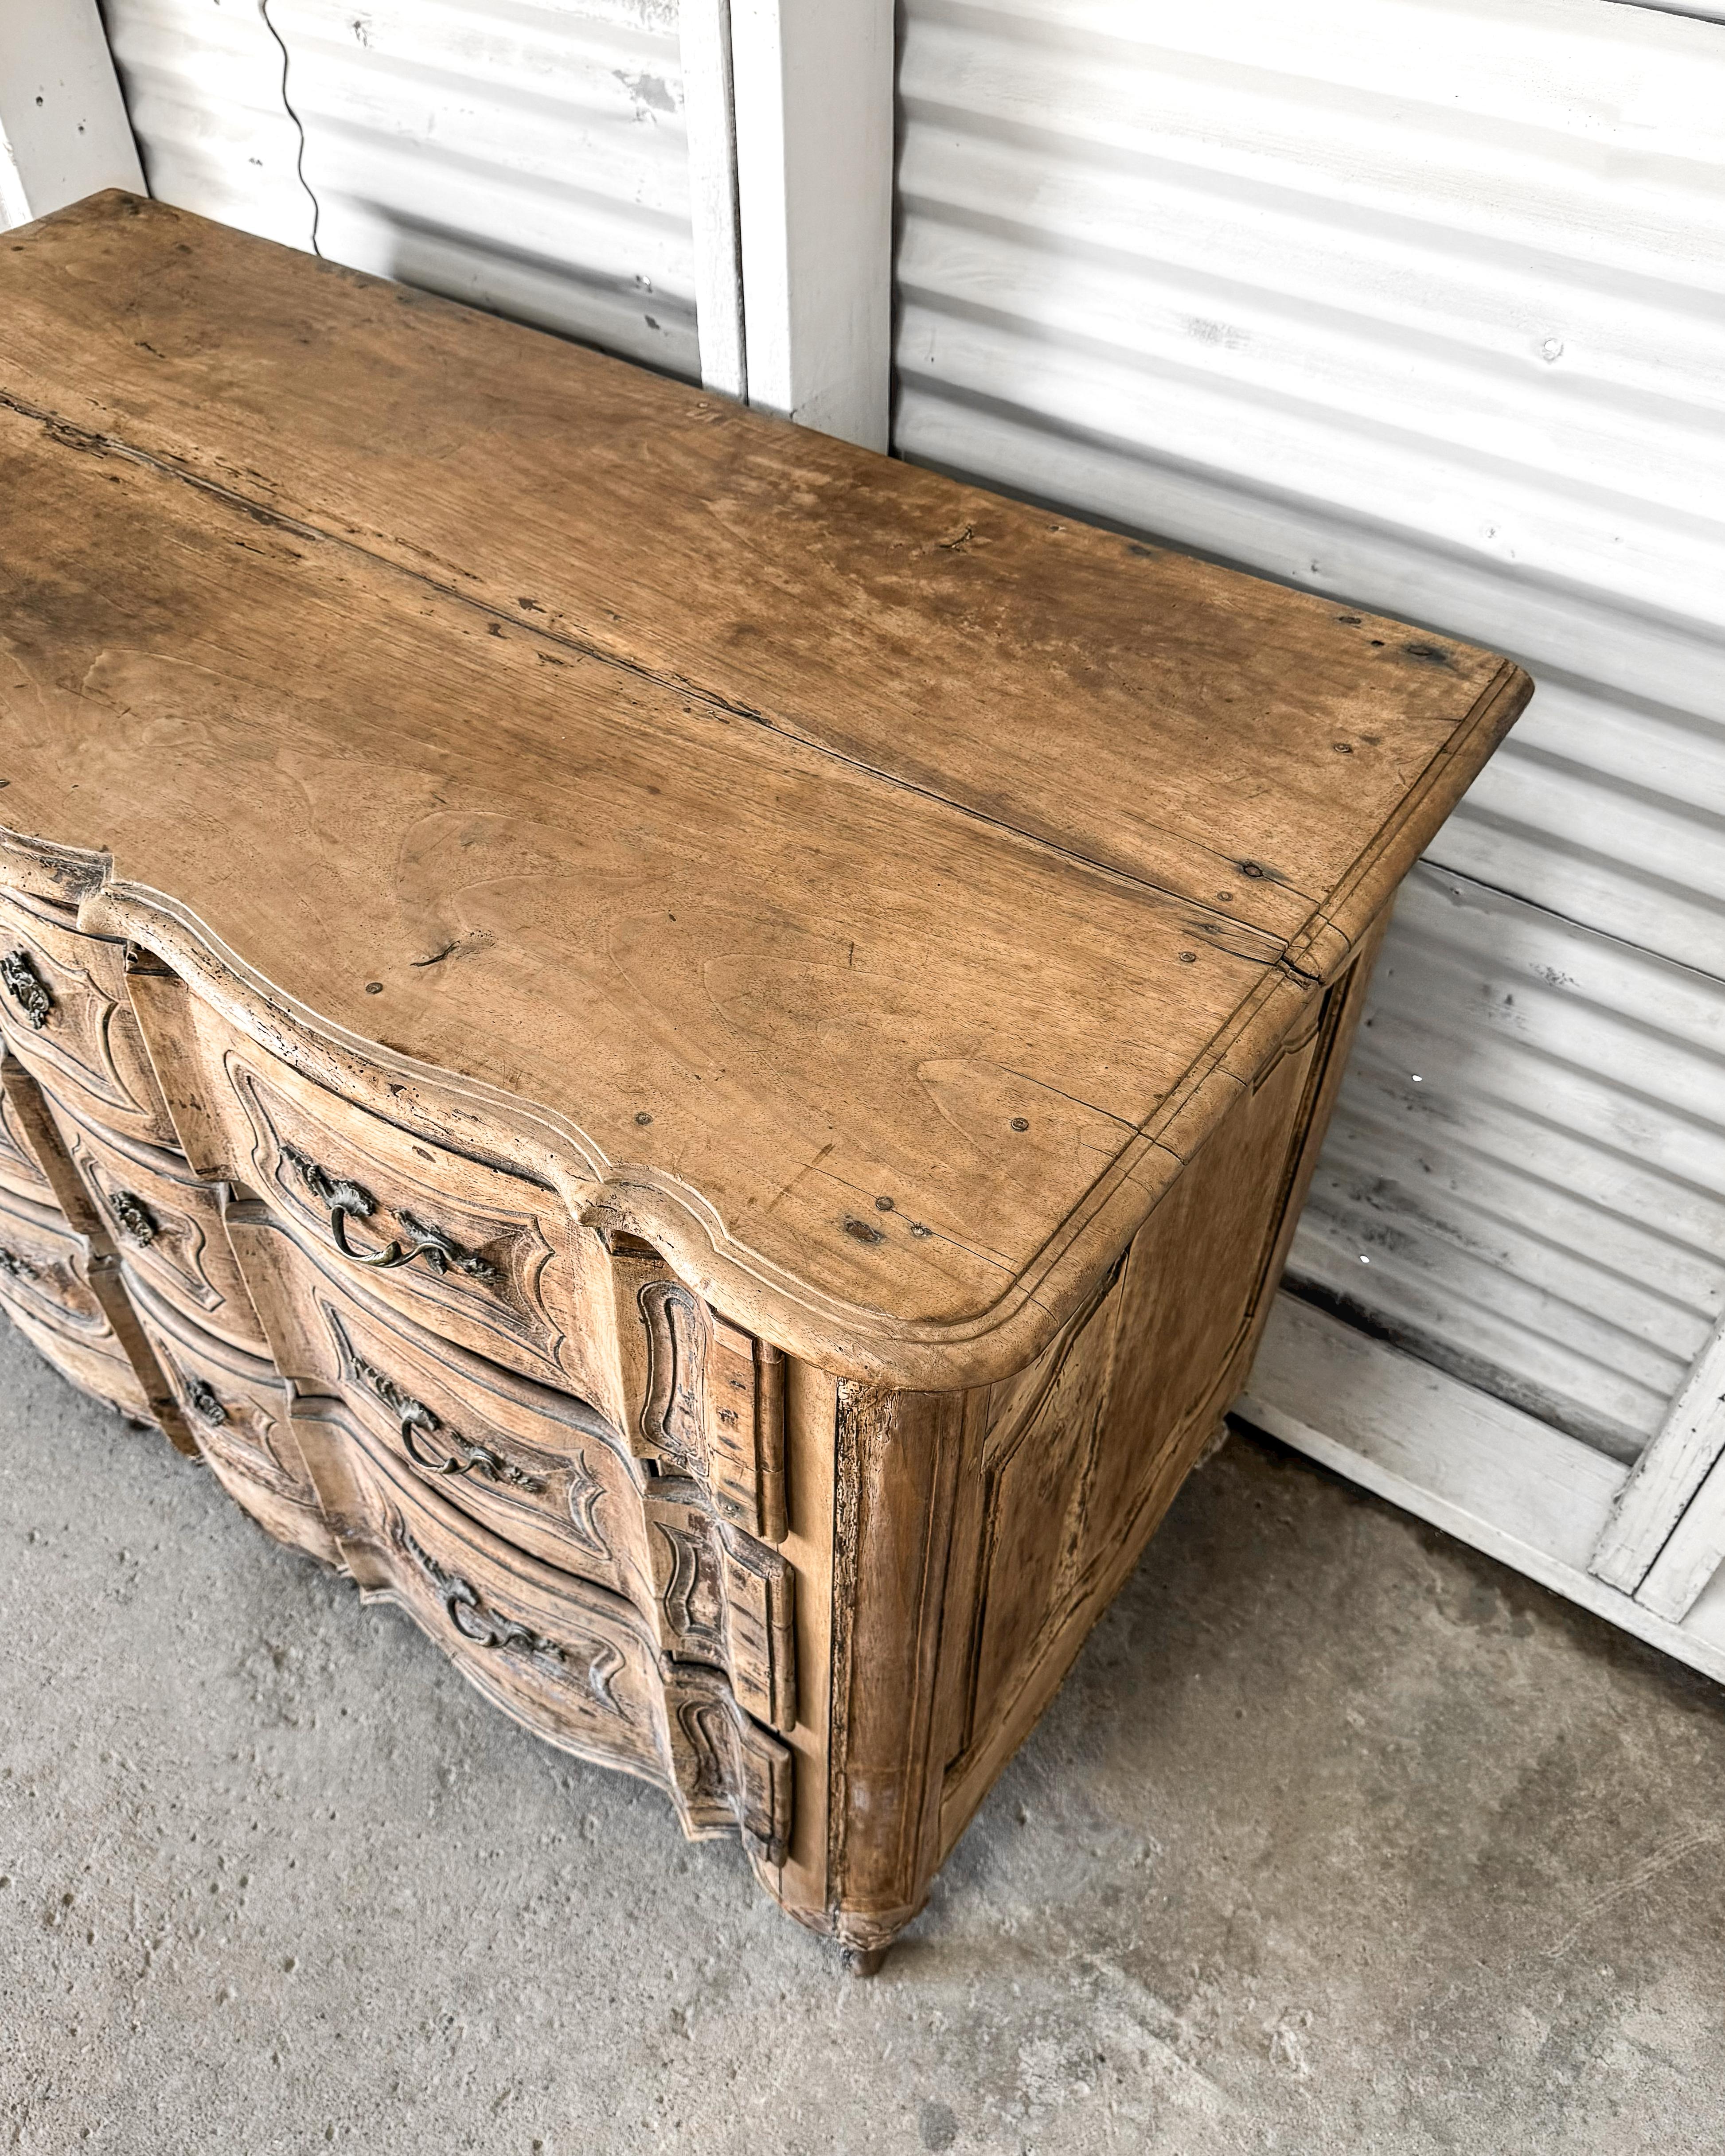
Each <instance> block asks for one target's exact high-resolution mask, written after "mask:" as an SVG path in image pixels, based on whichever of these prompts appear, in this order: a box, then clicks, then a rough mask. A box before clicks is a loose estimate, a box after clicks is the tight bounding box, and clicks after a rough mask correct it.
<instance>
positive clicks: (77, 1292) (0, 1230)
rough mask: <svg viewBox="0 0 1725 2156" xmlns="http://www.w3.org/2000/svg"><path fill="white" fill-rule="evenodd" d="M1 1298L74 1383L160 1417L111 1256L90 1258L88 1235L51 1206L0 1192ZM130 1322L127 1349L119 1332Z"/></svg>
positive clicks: (144, 1415)
mask: <svg viewBox="0 0 1725 2156" xmlns="http://www.w3.org/2000/svg"><path fill="white" fill-rule="evenodd" d="M0 1304H3V1306H5V1308H6V1310H7V1312H8V1313H9V1315H10V1316H11V1317H13V1319H14V1320H15V1321H16V1322H17V1324H18V1329H19V1331H20V1332H23V1334H24V1335H25V1337H27V1338H28V1340H30V1341H31V1342H33V1345H34V1346H35V1347H38V1348H39V1349H40V1351H41V1352H42V1353H43V1354H44V1355H45V1356H46V1357H47V1358H48V1359H49V1362H50V1363H53V1364H54V1366H55V1368H57V1369H59V1370H62V1371H64V1373H65V1374H66V1376H67V1377H69V1378H71V1380H72V1381H73V1383H74V1384H77V1385H80V1386H81V1387H82V1388H83V1389H84V1390H85V1392H87V1393H94V1394H95V1395H96V1397H97V1398H98V1399H103V1400H105V1401H107V1402H108V1403H109V1404H110V1406H113V1407H117V1408H120V1409H123V1410H124V1412H125V1413H126V1414H129V1415H134V1416H136V1417H138V1418H139V1419H142V1420H150V1419H159V1417H158V1415H157V1408H158V1405H159V1400H158V1399H152V1394H159V1393H160V1391H161V1386H160V1380H159V1379H157V1382H156V1383H154V1384H152V1383H151V1381H150V1373H151V1363H150V1360H149V1357H148V1353H147V1350H145V1349H143V1347H142V1343H141V1337H140V1336H136V1327H132V1326H131V1314H130V1312H129V1310H128V1309H127V1306H126V1301H125V1296H124V1292H123V1291H122V1290H121V1286H120V1284H119V1280H118V1277H117V1269H116V1264H115V1260H113V1259H111V1258H109V1259H106V1260H104V1259H101V1258H100V1257H94V1256H93V1255H92V1254H91V1251H90V1243H89V1240H88V1238H87V1237H85V1236H83V1235H79V1234H78V1233H77V1232H76V1230H75V1229H72V1228H69V1226H68V1225H67V1224H66V1221H65V1219H64V1216H63V1215H62V1214H60V1213H59V1212H58V1211H56V1210H54V1209H50V1208H49V1207H48V1206H45V1205H33V1204H30V1203H29V1202H28V1200H27V1199H21V1198H14V1197H12V1196H9V1195H8V1196H6V1197H4V1198H0ZM116 1317H117V1318H118V1319H119V1321H120V1323H119V1327H118V1328H116V1323H115V1319H116ZM128 1327H130V1329H131V1332H133V1335H134V1337H133V1340H132V1342H131V1345H132V1347H134V1348H135V1349H136V1351H137V1352H136V1353H131V1354H129V1353H127V1345H128V1343H127V1342H126V1339H125V1338H124V1337H123V1335H124V1334H125V1332H126V1330H127V1329H128ZM140 1363H141V1364H142V1368H140V1367H139V1365H140Z"/></svg>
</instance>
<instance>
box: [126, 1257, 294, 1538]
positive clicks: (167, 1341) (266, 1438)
mask: <svg viewBox="0 0 1725 2156" xmlns="http://www.w3.org/2000/svg"><path fill="white" fill-rule="evenodd" d="M125 1277H126V1289H127V1291H128V1293H129V1295H130V1297H131V1303H132V1306H133V1308H134V1309H135V1310H136V1312H137V1317H138V1322H139V1323H140V1325H141V1327H142V1328H143V1332H144V1335H145V1337H146V1339H147V1340H148V1341H149V1342H150V1345H151V1348H152V1349H153V1350H154V1352H155V1356H156V1360H157V1364H158V1366H159V1367H160V1368H161V1370H162V1375H163V1377H164V1378H166V1380H167V1383H168V1384H169V1386H170V1387H171V1388H172V1391H173V1394H174V1396H175V1398H176V1399H177V1400H178V1402H179V1404H180V1407H181V1409H182V1413H183V1414H184V1416H185V1420H186V1425H187V1429H188V1430H190V1431H191V1432H192V1435H193V1437H194V1438H195V1439H196V1440H197V1443H198V1451H199V1452H200V1453H201V1454H202V1455H203V1459H204V1460H205V1462H206V1463H207V1464H208V1466H209V1468H210V1471H211V1472H212V1473H213V1475H214V1476H215V1477H216V1479H217V1481H219V1482H220V1483H221V1485H222V1486H223V1489H224V1490H225V1491H227V1492H228V1496H230V1497H232V1498H233V1499H234V1501H235V1502H236V1503H238V1504H239V1505H240V1506H241V1507H243V1508H244V1510H245V1511H246V1512H249V1513H250V1514H251V1516H252V1517H253V1518H254V1519H255V1520H256V1521H257V1522H258V1523H259V1526H261V1527H264V1529H265V1530H266V1531H267V1532H269V1533H270V1534H272V1535H274V1536H275V1538H276V1540H277V1541H278V1542H285V1543H292V1544H293V1545H294V1546H295V1548H300V1549H302V1550H305V1551H306V1552H307V1553H309V1554H311V1556H313V1557H316V1558H321V1560H322V1561H323V1562H324V1563H326V1564H327V1563H334V1562H335V1561H336V1546H335V1539H334V1537H332V1536H331V1533H330V1531H329V1529H328V1527H326V1525H325V1523H324V1521H323V1517H322V1515H321V1512H320V1511H319V1508H318V1502H317V1493H316V1490H315V1489H314V1488H313V1487H312V1484H311V1476H310V1474H309V1473H308V1472H307V1470H306V1466H305V1460H303V1459H302V1457H301V1456H300V1447H299V1441H298V1440H297V1439H296V1438H295V1435H294V1433H293V1429H292V1426H291V1423H290V1405H291V1396H290V1392H289V1389H288V1386H287V1384H286V1383H285V1380H284V1379H283V1378H281V1377H280V1375H279V1374H278V1373H277V1372H276V1369H275V1365H274V1364H273V1363H267V1362H264V1360H262V1359H261V1358H259V1357H258V1356H255V1355H249V1354H247V1353H245V1352H244V1349H243V1348H240V1347H235V1346H234V1343H233V1342H231V1341H228V1340H223V1339H221V1338H218V1337H217V1335H216V1334H214V1333H213V1332H206V1331H205V1330H204V1329H203V1327H202V1326H200V1325H198V1323H197V1322H196V1321H195V1320H194V1319H193V1318H190V1317H187V1315H186V1313H185V1312H184V1311H183V1310H182V1309H181V1308H180V1307H179V1306H177V1304H175V1303H173V1302H171V1301H168V1300H167V1297H166V1296H162V1295H161V1294H159V1293H158V1292H157V1290H156V1289H155V1287H154V1286H153V1285H152V1284H151V1282H150V1281H147V1280H146V1279H144V1278H142V1277H141V1276H139V1275H138V1274H137V1273H136V1272H134V1271H132V1270H131V1268H130V1267H127V1269H126V1276H125Z"/></svg>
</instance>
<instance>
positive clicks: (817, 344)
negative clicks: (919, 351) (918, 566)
mask: <svg viewBox="0 0 1725 2156" xmlns="http://www.w3.org/2000/svg"><path fill="white" fill-rule="evenodd" d="M680 23H681V31H680V34H681V42H682V52H683V110H684V118H685V125H686V126H687V128H688V131H689V163H690V191H691V209H692V213H693V220H694V226H695V254H696V310H697V316H698V320H699V324H700V331H701V379H702V381H703V382H704V383H705V384H706V387H707V388H710V389H715V390H717V391H720V392H721V393H723V394H724V395H726V396H730V397H738V398H746V399H747V402H748V403H750V404H752V405H753V406H755V407H756V408H757V409H759V410H762V411H767V412H778V413H783V415H784V416H785V417H786V418H792V419H795V420H798V422H800V423H801V424H803V426H806V427H814V428H816V429H819V431H820V432H821V433H822V434H837V435H839V437H840V438H841V439H844V440H845V441H848V442H856V443H860V444H861V445H862V446H863V447H864V448H865V449H883V450H884V449H886V446H887V429H888V413H889V409H890V402H891V363H892V354H891V336H892V146H893V145H892V126H893V10H892V6H891V0H682V9H681V15H680Z"/></svg>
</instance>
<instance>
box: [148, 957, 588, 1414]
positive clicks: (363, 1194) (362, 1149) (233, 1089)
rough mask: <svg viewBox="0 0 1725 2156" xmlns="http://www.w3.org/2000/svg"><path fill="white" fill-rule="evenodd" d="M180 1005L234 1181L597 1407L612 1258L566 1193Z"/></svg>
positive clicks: (470, 1341) (368, 1272) (422, 1304)
mask: <svg viewBox="0 0 1725 2156" xmlns="http://www.w3.org/2000/svg"><path fill="white" fill-rule="evenodd" d="M179 1009H181V1010H182V1011H184V1012H185V1013H186V1014H187V1016H188V1018H189V1019H190V1020H191V1023H192V1024H193V1027H194V1028H195V1029H196V1034H197V1039H196V1040H195V1042H194V1043H193V1044H190V1045H191V1046H192V1048H193V1051H194V1052H195V1054H196V1055H197V1058H198V1070H199V1079H200V1082H199V1084H198V1094H199V1098H200V1101H201V1103H202V1104H203V1108H204V1109H205V1110H206V1111H208V1114H209V1116H211V1117H212V1118H213V1122H214V1124H215V1126H216V1129H215V1131H214V1132H213V1133H212V1138H213V1147H214V1149H215V1151H216V1152H218V1154H219V1155H220V1157H221V1158H223V1159H224V1161H225V1162H226V1163H228V1166H229V1168H230V1169H231V1174H232V1177H233V1178H234V1179H235V1180H237V1181H239V1182H241V1183H244V1184H246V1185H247V1186H248V1187H249V1189H250V1190H251V1191H254V1192H255V1193H256V1194H257V1195H258V1196H259V1197H260V1198H263V1199H265V1200H267V1201H268V1203H269V1204H270V1205H271V1206H273V1207H274V1208H275V1209H276V1210H277V1211H278V1212H279V1213H280V1214H281V1215H282V1216H283V1218H284V1219H286V1220H287V1221H288V1222H289V1223H290V1224H291V1225H292V1226H293V1228H294V1229H295V1231H296V1232H297V1233H299V1234H300V1235H304V1236H305V1238H306V1239H307V1240H309V1241H310V1242H311V1244H312V1245H313V1246H314V1247H315V1248H316V1249H317V1250H320V1252H321V1253H322V1254H323V1255H326V1257H327V1259H328V1260H329V1262H330V1264H331V1265H332V1266H333V1267H334V1268H336V1269H337V1270H341V1271H342V1272H345V1273H347V1274H349V1275H351V1276H352V1277H353V1278H354V1279H355V1280H359V1281H364V1282H365V1284H366V1287H367V1291H368V1292H369V1293H371V1294H373V1295H375V1296H377V1298H378V1299H379V1300H380V1301H383V1302H386V1303H388V1304H389V1305H390V1306H392V1307H393V1308H394V1309H396V1310H398V1311H400V1312H403V1314H405V1315H406V1316H408V1317H413V1318H415V1319H417V1320H418V1322H420V1323H422V1324H424V1325H425V1326H426V1327H429V1329H430V1330H431V1331H433V1332H436V1333H438V1334H439V1335H440V1336H441V1337H444V1338H445V1339H449V1340H454V1341H459V1342H460V1344H461V1345H462V1346H463V1347H469V1348H471V1349H472V1350H473V1351H474V1352H475V1353H476V1354H480V1355H485V1356H487V1357H489V1358H490V1359H491V1360H492V1361H494V1362H497V1363H503V1364H505V1365H506V1367H507V1368H510V1369H512V1370H519V1371H521V1372H522V1373H524V1374H526V1376H528V1377H531V1378H539V1379H540V1380H542V1382H545V1383H551V1384H554V1385H559V1386H567V1387H568V1388H569V1389H571V1390H572V1391H574V1392H577V1393H578V1394H581V1395H582V1396H583V1398H584V1399H604V1398H605V1397H606V1396H607V1389H608V1388H607V1382H606V1381H607V1377H608V1364H609V1360H610V1358H608V1356H607V1355H606V1353H605V1343H604V1341H603V1337H598V1336H599V1335H600V1332H601V1328H599V1327H598V1326H596V1324H595V1322H594V1321H593V1313H592V1312H590V1311H589V1310H588V1306H587V1302H586V1297H587V1296H588V1294H589V1293H590V1292H591V1289H590V1286H589V1275H590V1273H591V1270H592V1268H593V1264H594V1262H595V1260H598V1261H603V1255H604V1254H603V1248H602V1247H601V1246H600V1245H599V1244H598V1239H597V1238H596V1237H593V1236H592V1235H588V1232H587V1231H586V1230H584V1229H579V1228H578V1227H577V1225H576V1224H575V1223H574V1222H572V1220H571V1219H569V1218H568V1216H567V1213H566V1212H565V1210H564V1208H563V1206H562V1201H561V1200H560V1199H558V1198H557V1195H556V1194H555V1193H553V1192H552V1191H550V1190H548V1189H547V1188H544V1187H542V1185H540V1184H537V1183H532V1182H530V1181H529V1180H528V1179H527V1178H526V1177H525V1176H521V1175H516V1174H513V1173H510V1172H509V1171H507V1170H506V1169H503V1168H496V1167H494V1166H493V1165H491V1164H490V1163H488V1162H485V1161H480V1160H476V1159H473V1158H470V1157H468V1156H467V1155H466V1154H464V1153H461V1152H457V1151H455V1150H454V1149H453V1148H452V1147H448V1146H443V1145H439V1144H437V1143H435V1142H432V1141H430V1140H428V1139H426V1138H424V1137H418V1136H415V1135H413V1134H412V1133H410V1132H407V1131H405V1130H403V1129H401V1128H399V1127H398V1126H396V1125H395V1124H393V1123H391V1122H387V1121H385V1119H384V1118H383V1117H382V1116H375V1115H372V1113H370V1111H367V1110H366V1109H364V1108H361V1107H357V1106H355V1105H354V1104H353V1103H352V1101H346V1100H343V1099H342V1098H341V1096H339V1095H337V1094H335V1093H331V1092H328V1091H326V1090H325V1089H324V1088H323V1087H322V1086H317V1085H314V1084H313V1083H312V1082H311V1081H310V1080H309V1079H307V1078H305V1077H304V1076H302V1075H300V1073H299V1072H298V1071H296V1070H294V1069H293V1068H292V1067H291V1066H290V1065H287V1064H285V1063H283V1062H280V1061H278V1060H275V1058H274V1057H272V1056H270V1055H268V1054H267V1053H265V1052H264V1050H260V1049H259V1048H258V1047H256V1046H255V1045H254V1044H253V1043H252V1042H251V1041H249V1040H248V1039H246V1038H245V1037H244V1035H243V1034H239V1033H237V1032H234V1031H233V1030H232V1029H230V1028H228V1027H227V1026H226V1025H225V1024H224V1023H223V1021H222V1020H221V1019H220V1018H219V1017H218V1016H217V1015H216V1014H214V1013H213V1012H210V1011H208V1009H198V1008H196V1007H194V1006H193V1003H192V1000H191V999H187V1001H186V1002H185V1003H183V1004H181V1005H180V1006H179ZM194 1158H196V1153H195V1149H194ZM198 1164H199V1165H200V1166H201V1167H203V1166H208V1162H207V1161H202V1162H199V1163H198ZM583 1245H591V1251H590V1253H589V1252H588V1251H587V1250H585V1249H584V1248H583V1247H582V1246H583Z"/></svg>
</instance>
